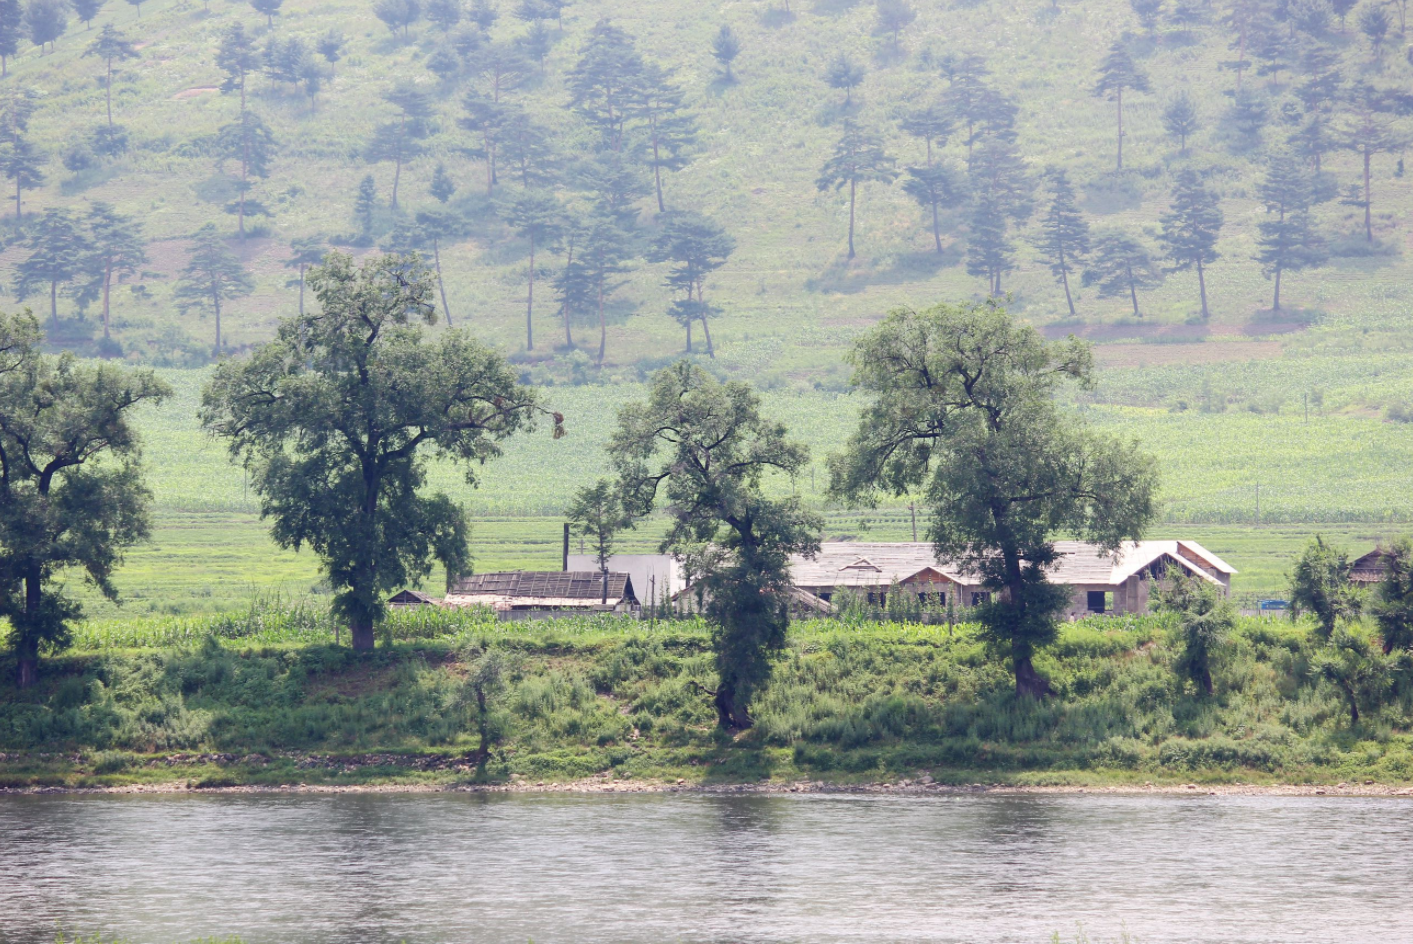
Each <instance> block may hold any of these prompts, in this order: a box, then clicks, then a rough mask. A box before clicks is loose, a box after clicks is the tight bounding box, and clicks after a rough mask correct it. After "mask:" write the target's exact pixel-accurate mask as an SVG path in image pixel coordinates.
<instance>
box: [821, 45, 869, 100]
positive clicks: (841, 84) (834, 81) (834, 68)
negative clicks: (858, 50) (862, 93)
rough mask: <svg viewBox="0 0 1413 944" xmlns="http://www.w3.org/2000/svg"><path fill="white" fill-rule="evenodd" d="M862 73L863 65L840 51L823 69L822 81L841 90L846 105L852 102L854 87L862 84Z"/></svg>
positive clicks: (863, 72) (863, 71) (863, 73)
mask: <svg viewBox="0 0 1413 944" xmlns="http://www.w3.org/2000/svg"><path fill="white" fill-rule="evenodd" d="M864 75H865V70H864V67H863V66H861V65H859V64H858V63H856V62H854V60H852V59H850V58H849V57H848V56H847V55H845V54H844V53H842V52H841V53H839V55H837V56H835V57H834V59H833V60H831V61H830V63H829V67H828V68H827V69H825V70H824V81H825V82H826V83H828V85H829V87H830V88H832V89H842V90H843V92H844V105H845V106H848V105H852V104H853V103H854V89H856V88H858V87H859V86H860V85H863V80H864Z"/></svg>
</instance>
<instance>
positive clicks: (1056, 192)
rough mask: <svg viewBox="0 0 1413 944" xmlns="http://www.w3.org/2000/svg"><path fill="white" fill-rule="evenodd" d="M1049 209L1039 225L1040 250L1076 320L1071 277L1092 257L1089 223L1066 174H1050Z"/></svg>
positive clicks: (1058, 171) (1059, 171) (1057, 171)
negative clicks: (1090, 254)
mask: <svg viewBox="0 0 1413 944" xmlns="http://www.w3.org/2000/svg"><path fill="white" fill-rule="evenodd" d="M1049 184H1050V206H1049V207H1048V208H1047V209H1046V211H1045V217H1044V219H1042V220H1041V221H1040V232H1041V238H1040V244H1039V248H1040V251H1041V252H1042V253H1044V254H1045V261H1046V262H1047V263H1048V264H1049V266H1050V272H1051V273H1052V274H1053V275H1054V276H1055V279H1056V280H1057V281H1058V282H1059V283H1060V284H1061V285H1062V286H1064V289H1065V304H1066V305H1068V306H1069V310H1070V317H1074V315H1075V310H1074V296H1073V295H1071V294H1070V273H1071V272H1073V271H1075V270H1076V269H1077V268H1078V266H1079V263H1080V262H1081V261H1083V259H1084V257H1085V256H1087V255H1088V254H1089V223H1088V222H1087V221H1086V220H1085V218H1084V214H1083V213H1081V212H1080V211H1079V204H1078V203H1077V202H1076V201H1075V195H1074V187H1072V186H1070V180H1069V177H1068V176H1067V175H1066V174H1065V172H1064V171H1063V170H1056V171H1054V172H1053V173H1051V174H1050V181H1049Z"/></svg>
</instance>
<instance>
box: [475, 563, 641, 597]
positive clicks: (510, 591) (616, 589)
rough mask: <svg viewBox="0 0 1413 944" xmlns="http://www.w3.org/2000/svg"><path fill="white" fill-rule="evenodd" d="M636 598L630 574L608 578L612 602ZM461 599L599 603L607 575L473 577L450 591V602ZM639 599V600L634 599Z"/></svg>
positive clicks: (583, 572) (526, 572)
mask: <svg viewBox="0 0 1413 944" xmlns="http://www.w3.org/2000/svg"><path fill="white" fill-rule="evenodd" d="M632 595H633V584H632V581H631V580H630V579H629V577H628V575H627V574H614V573H610V574H609V575H608V599H609V601H610V602H616V601H619V600H622V599H623V598H624V597H627V596H632ZM453 597H456V598H461V597H506V598H516V599H523V600H537V601H549V600H555V601H564V600H583V601H587V602H592V603H598V602H599V601H601V600H602V599H603V574H601V573H596V572H594V571H588V570H569V571H559V570H551V571H535V570H515V571H508V572H503V573H495V574H473V575H472V576H470V577H461V578H459V579H458V580H456V581H455V583H453V584H452V586H451V589H450V590H449V591H448V592H447V602H449V603H451V602H460V601H459V600H453V599H452V598H453ZM634 599H635V600H636V597H634Z"/></svg>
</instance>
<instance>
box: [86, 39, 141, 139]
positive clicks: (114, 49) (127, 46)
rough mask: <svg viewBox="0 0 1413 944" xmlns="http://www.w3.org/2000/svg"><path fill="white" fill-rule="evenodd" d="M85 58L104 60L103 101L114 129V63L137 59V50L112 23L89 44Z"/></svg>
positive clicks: (109, 121) (109, 124)
mask: <svg viewBox="0 0 1413 944" xmlns="http://www.w3.org/2000/svg"><path fill="white" fill-rule="evenodd" d="M83 54H84V55H85V56H96V57H97V58H99V59H102V60H103V68H104V73H103V101H104V104H105V106H106V107H107V110H108V127H109V128H112V127H113V63H114V62H121V61H123V60H124V59H136V58H137V50H136V49H135V48H134V47H133V44H132V43H131V42H129V41H128V39H127V37H125V36H123V34H122V33H120V32H118V30H117V28H116V27H114V26H113V24H112V23H105V24H103V29H101V30H99V32H98V38H97V39H95V40H94V41H93V42H91V43H89V45H88V48H87V49H85V50H84V51H83Z"/></svg>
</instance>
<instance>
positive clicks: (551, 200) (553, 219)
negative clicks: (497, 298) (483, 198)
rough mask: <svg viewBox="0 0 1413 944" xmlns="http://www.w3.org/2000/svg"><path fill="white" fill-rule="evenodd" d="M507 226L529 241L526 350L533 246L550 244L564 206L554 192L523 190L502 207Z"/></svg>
mask: <svg viewBox="0 0 1413 944" xmlns="http://www.w3.org/2000/svg"><path fill="white" fill-rule="evenodd" d="M501 216H502V218H503V219H504V220H505V223H506V225H507V226H509V227H510V228H511V229H513V230H515V232H516V233H517V234H518V235H519V236H520V237H521V238H522V239H524V240H525V241H526V243H528V244H529V247H530V272H529V284H528V288H527V291H526V293H525V350H527V351H533V350H534V349H535V322H534V314H535V250H536V249H539V248H542V247H544V246H547V245H549V244H550V243H551V242H552V241H553V240H554V238H555V236H556V235H557V234H558V232H559V225H560V221H561V220H562V219H563V216H564V209H563V207H562V206H560V203H559V200H558V199H556V198H555V196H554V194H552V193H546V192H543V191H533V190H532V191H526V192H525V193H521V194H519V195H518V196H516V197H515V199H513V200H511V201H509V202H508V203H507V204H506V205H505V207H504V208H503V209H502V210H501Z"/></svg>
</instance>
